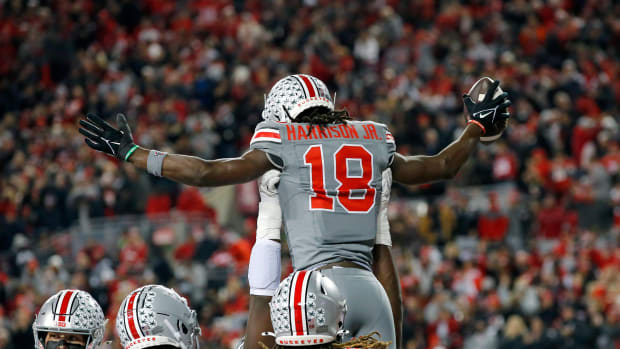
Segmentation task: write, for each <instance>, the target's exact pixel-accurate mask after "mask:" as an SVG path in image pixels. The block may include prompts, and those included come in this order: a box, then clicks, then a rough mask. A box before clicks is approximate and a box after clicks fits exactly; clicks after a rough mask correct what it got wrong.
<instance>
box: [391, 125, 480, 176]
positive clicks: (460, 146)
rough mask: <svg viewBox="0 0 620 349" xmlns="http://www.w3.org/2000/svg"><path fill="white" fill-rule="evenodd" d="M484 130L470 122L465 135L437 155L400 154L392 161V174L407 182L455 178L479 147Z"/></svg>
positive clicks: (464, 132)
mask: <svg viewBox="0 0 620 349" xmlns="http://www.w3.org/2000/svg"><path fill="white" fill-rule="evenodd" d="M481 135H482V129H481V128H480V127H478V126H477V125H474V124H469V125H467V127H466V128H465V130H464V131H463V133H462V134H461V136H460V137H459V138H458V139H457V140H456V141H454V142H452V143H451V144H450V145H448V146H447V147H445V148H444V149H443V150H442V151H441V152H439V153H438V154H436V155H432V156H426V155H415V156H405V155H401V154H398V153H396V154H395V155H394V161H393V162H392V176H393V178H394V180H395V181H397V182H400V183H403V184H422V183H428V182H432V181H437V180H442V179H451V178H453V177H454V176H455V175H456V174H457V173H458V171H459V169H460V168H461V166H463V164H464V163H465V161H467V159H468V158H469V155H470V154H471V153H472V152H473V151H474V149H476V146H477V145H478V142H479V139H480V136H481Z"/></svg>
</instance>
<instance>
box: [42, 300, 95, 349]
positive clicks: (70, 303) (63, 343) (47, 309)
mask: <svg viewBox="0 0 620 349" xmlns="http://www.w3.org/2000/svg"><path fill="white" fill-rule="evenodd" d="M106 322H107V320H106V319H105V318H104V316H103V310H101V306H100V305H99V303H97V301H96V300H95V299H94V298H93V297H92V296H91V295H90V294H89V293H88V292H86V291H80V290H62V291H60V292H58V293H56V294H55V295H53V296H51V297H50V298H48V299H47V300H46V301H45V303H43V305H42V306H41V309H40V310H39V313H37V315H36V316H35V319H34V323H33V324H32V332H33V333H34V347H35V349H95V348H97V347H99V346H100V345H101V342H102V341H103V334H104V332H105V324H106Z"/></svg>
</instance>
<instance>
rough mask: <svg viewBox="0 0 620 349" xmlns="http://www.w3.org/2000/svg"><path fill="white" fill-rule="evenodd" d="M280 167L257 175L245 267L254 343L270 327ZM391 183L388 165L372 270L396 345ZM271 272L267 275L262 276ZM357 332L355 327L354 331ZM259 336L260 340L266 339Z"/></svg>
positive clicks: (398, 317)
mask: <svg viewBox="0 0 620 349" xmlns="http://www.w3.org/2000/svg"><path fill="white" fill-rule="evenodd" d="M279 182H280V171H277V170H270V171H267V172H266V173H265V174H264V175H263V176H261V177H260V178H259V179H258V189H259V193H260V202H259V211H258V224H257V229H256V243H255V244H254V246H253V247H252V256H251V258H250V265H249V268H248V280H249V283H250V311H249V314H248V319H249V320H248V326H247V329H246V338H248V343H255V342H257V341H258V340H259V338H261V336H260V335H261V333H262V332H265V331H273V328H272V327H271V319H270V317H269V316H268V315H267V314H268V313H269V311H268V310H269V308H268V304H269V301H270V300H271V297H272V296H273V295H274V294H275V292H276V288H277V287H278V279H279V277H278V275H280V270H281V269H280V231H281V226H282V210H281V207H280V202H279V198H278V189H277V185H278V183H279ZM391 187H392V171H391V170H390V169H389V168H388V169H386V170H385V171H384V172H383V175H382V192H381V204H380V208H379V217H378V220H377V235H376V238H375V246H374V248H373V273H374V274H375V277H376V278H377V279H378V280H379V282H380V283H381V285H382V286H383V288H384V289H385V291H386V293H387V296H388V299H389V301H390V305H391V308H392V315H393V319H394V327H395V330H396V344H397V347H400V341H401V338H402V298H401V292H400V282H399V279H398V273H397V271H396V267H395V265H394V261H393V259H392V252H391V246H392V240H391V236H390V226H389V222H388V217H387V208H388V203H389V200H390V191H391ZM268 275H272V276H271V277H267V278H266V277H265V276H268ZM355 332H357V331H355ZM270 340H271V339H269V341H267V340H266V339H264V338H263V339H261V341H262V342H270ZM240 348H243V346H241V347H240Z"/></svg>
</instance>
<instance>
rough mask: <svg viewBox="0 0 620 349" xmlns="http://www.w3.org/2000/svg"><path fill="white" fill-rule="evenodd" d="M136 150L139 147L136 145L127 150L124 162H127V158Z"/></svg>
mask: <svg viewBox="0 0 620 349" xmlns="http://www.w3.org/2000/svg"><path fill="white" fill-rule="evenodd" d="M138 148H140V147H139V146H138V145H137V144H134V145H133V147H131V149H129V151H128V152H127V154H126V155H125V161H127V160H129V157H130V156H131V154H133V152H134V151H136V149H138Z"/></svg>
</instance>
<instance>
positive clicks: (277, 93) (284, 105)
mask: <svg viewBox="0 0 620 349" xmlns="http://www.w3.org/2000/svg"><path fill="white" fill-rule="evenodd" d="M312 107H325V108H327V109H329V110H334V100H333V99H332V97H331V96H330V95H329V90H328V89H327V86H326V85H325V83H324V82H323V81H321V80H319V79H317V78H315V77H314V76H311V75H306V74H295V75H289V76H287V77H285V78H283V79H280V81H278V82H276V84H275V85H273V87H272V88H271V91H269V94H268V95H267V96H266V97H265V109H264V110H263V114H262V117H263V119H265V120H272V121H279V122H290V121H292V120H294V119H295V118H296V117H297V116H299V114H301V113H302V112H303V111H305V110H307V109H309V108H312Z"/></svg>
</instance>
